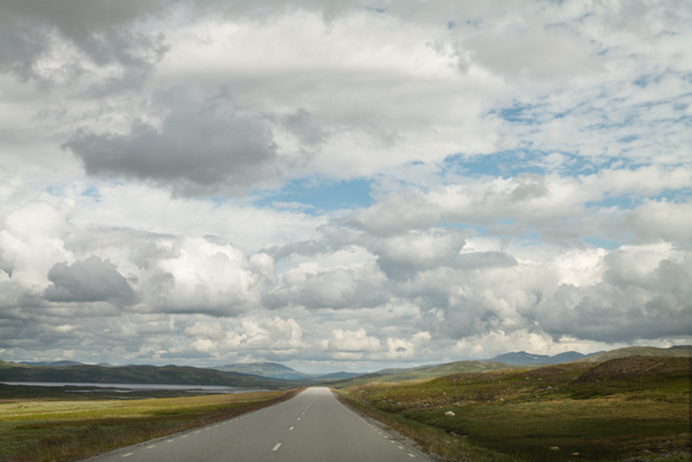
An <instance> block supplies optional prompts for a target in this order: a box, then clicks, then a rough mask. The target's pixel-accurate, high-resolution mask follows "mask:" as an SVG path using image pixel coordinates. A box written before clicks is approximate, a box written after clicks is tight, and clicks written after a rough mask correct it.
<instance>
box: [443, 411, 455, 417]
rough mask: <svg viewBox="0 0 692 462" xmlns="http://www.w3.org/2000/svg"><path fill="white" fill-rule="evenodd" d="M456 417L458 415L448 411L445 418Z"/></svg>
mask: <svg viewBox="0 0 692 462" xmlns="http://www.w3.org/2000/svg"><path fill="white" fill-rule="evenodd" d="M455 415H456V414H455V413H453V412H452V411H447V412H445V416H447V417H454V416H455Z"/></svg>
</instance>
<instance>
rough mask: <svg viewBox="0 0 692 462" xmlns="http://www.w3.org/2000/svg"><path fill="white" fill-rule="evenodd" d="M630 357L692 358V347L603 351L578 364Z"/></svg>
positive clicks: (583, 359)
mask: <svg viewBox="0 0 692 462" xmlns="http://www.w3.org/2000/svg"><path fill="white" fill-rule="evenodd" d="M630 356H677V357H687V358H689V357H692V345H676V346H672V347H670V348H656V347H646V346H644V347H641V346H635V347H626V348H618V349H617V350H610V351H603V352H600V353H595V354H593V355H590V356H588V357H586V358H582V359H579V360H578V362H590V363H597V362H602V361H608V360H610V359H617V358H627V357H630Z"/></svg>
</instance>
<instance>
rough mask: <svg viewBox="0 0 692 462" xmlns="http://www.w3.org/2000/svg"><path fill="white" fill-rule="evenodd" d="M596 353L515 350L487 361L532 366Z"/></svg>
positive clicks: (566, 360) (565, 360) (558, 362)
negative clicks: (541, 352) (556, 353)
mask: <svg viewBox="0 0 692 462" xmlns="http://www.w3.org/2000/svg"><path fill="white" fill-rule="evenodd" d="M599 353H600V352H599ZM594 354H597V353H593V354H591V355H584V354H581V353H579V352H577V351H567V352H565V353H560V354H559V355H555V356H547V355H535V354H531V353H527V352H525V351H517V352H513V353H505V354H503V355H499V356H495V357H494V358H490V359H487V360H486V361H494V362H498V363H504V364H512V365H523V366H530V365H533V364H560V363H568V362H570V361H576V360H578V359H584V358H588V357H589V356H593V355H594Z"/></svg>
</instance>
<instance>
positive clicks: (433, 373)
mask: <svg viewBox="0 0 692 462" xmlns="http://www.w3.org/2000/svg"><path fill="white" fill-rule="evenodd" d="M514 367H515V366H512V365H509V364H503V363H496V362H490V361H455V362H452V363H446V364H440V365H438V366H422V367H415V368H411V369H396V370H395V371H396V373H390V372H389V371H391V369H385V370H384V371H378V372H374V373H372V374H363V375H359V376H357V377H353V378H350V379H345V380H340V381H338V382H332V383H330V386H333V387H348V386H351V385H353V384H354V383H356V384H358V385H361V384H364V383H369V382H385V383H397V382H406V381H409V380H428V379H434V378H437V377H443V376H445V375H450V374H457V373H462V372H485V371H492V370H497V369H512V368H514ZM522 367H523V368H526V367H527V366H522ZM528 367H538V366H528Z"/></svg>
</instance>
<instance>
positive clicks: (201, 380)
mask: <svg viewBox="0 0 692 462" xmlns="http://www.w3.org/2000/svg"><path fill="white" fill-rule="evenodd" d="M635 355H638V356H682V357H692V345H680V346H674V347H670V348H655V347H628V348H620V349H617V350H611V351H605V352H600V353H593V354H591V355H583V354H581V353H578V352H576V351H569V352H566V353H561V354H559V355H555V356H547V355H536V354H531V353H527V352H525V351H519V352H513V353H507V354H504V355H499V356H495V357H494V358H491V359H489V360H484V361H456V362H451V363H446V364H439V365H428V366H417V367H412V368H397V369H383V370H380V371H377V372H371V373H367V374H356V373H350V372H335V373H330V374H322V375H319V374H305V373H303V372H298V371H296V370H295V369H291V368H290V367H288V366H284V365H282V364H277V363H269V362H258V363H242V364H228V365H225V366H219V367H216V368H208V369H203V368H196V367H187V366H133V365H128V366H114V365H112V364H100V365H95V366H94V365H86V364H81V363H77V362H75V361H54V362H46V363H12V362H7V361H2V360H0V382H73V383H74V382H82V383H114V384H116V383H120V384H123V383H137V384H170V385H223V386H230V387H261V388H285V387H294V386H305V385H316V384H326V385H330V386H336V387H338V386H348V385H351V384H354V383H356V384H363V383H368V382H373V381H378V382H402V381H406V380H416V379H418V380H424V379H431V378H435V377H442V376H445V375H450V374H458V373H466V372H485V371H490V370H497V369H507V368H515V369H516V368H517V366H519V367H520V368H521V367H524V368H531V369H532V368H537V367H542V366H546V365H551V364H559V363H565V362H602V361H608V360H611V359H617V358H626V357H629V356H635Z"/></svg>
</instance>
